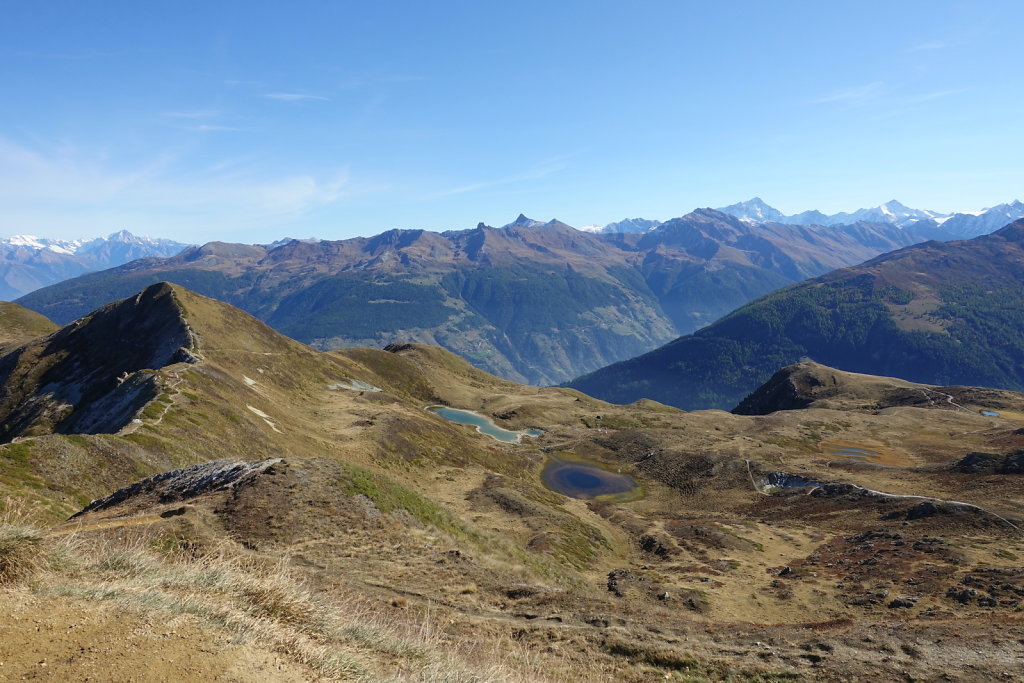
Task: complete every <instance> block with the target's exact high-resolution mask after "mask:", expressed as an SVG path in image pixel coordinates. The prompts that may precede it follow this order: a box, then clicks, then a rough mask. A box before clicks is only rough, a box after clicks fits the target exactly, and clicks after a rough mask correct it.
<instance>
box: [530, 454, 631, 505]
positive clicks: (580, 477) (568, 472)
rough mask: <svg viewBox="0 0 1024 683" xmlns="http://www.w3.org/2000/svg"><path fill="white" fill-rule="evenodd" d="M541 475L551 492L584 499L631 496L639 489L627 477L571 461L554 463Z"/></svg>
mask: <svg viewBox="0 0 1024 683" xmlns="http://www.w3.org/2000/svg"><path fill="white" fill-rule="evenodd" d="M540 476H541V481H543V482H544V485H545V486H546V487H548V488H549V489H551V490H552V491H556V492H558V493H561V494H562V495H565V496H569V497H570V498H581V499H583V500H591V499H593V498H597V497H598V496H612V495H617V494H622V493H632V492H633V491H636V490H637V489H639V486H637V483H636V481H635V480H634V479H633V477H631V476H629V475H628V474H619V473H617V472H609V471H608V470H605V469H602V468H600V467H598V466H597V465H587V464H585V463H581V462H571V461H568V460H555V459H553V460H551V462H549V463H548V465H547V467H545V468H544V471H543V472H541V475H540Z"/></svg>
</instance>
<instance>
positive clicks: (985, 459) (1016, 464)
mask: <svg viewBox="0 0 1024 683" xmlns="http://www.w3.org/2000/svg"><path fill="white" fill-rule="evenodd" d="M953 469H954V470H956V471H958V472H965V473H967V474H1024V450H1018V451H1013V452H1012V453H969V454H968V455H966V456H964V458H963V459H962V460H959V461H957V462H956V464H954V465H953Z"/></svg>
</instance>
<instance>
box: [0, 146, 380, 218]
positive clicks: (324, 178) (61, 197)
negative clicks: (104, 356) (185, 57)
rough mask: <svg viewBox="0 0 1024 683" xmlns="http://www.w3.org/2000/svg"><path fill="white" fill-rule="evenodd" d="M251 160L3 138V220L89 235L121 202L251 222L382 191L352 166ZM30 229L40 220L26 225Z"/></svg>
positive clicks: (165, 212)
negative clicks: (315, 168)
mask: <svg viewBox="0 0 1024 683" xmlns="http://www.w3.org/2000/svg"><path fill="white" fill-rule="evenodd" d="M249 161H252V160H251V159H246V158H239V159H230V160H227V161H225V162H224V163H223V164H213V165H210V166H208V167H207V168H205V169H203V170H198V171H195V172H191V173H188V174H186V175H182V173H181V169H182V167H183V164H187V158H186V157H184V156H182V155H181V154H175V153H172V152H165V153H161V154H157V155H156V156H155V157H154V158H152V159H150V160H147V161H146V162H144V163H141V164H130V165H125V164H117V163H115V162H112V161H111V160H110V158H109V156H108V155H107V154H106V152H105V150H93V151H92V152H82V151H81V150H76V151H75V152H72V153H67V154H59V153H58V154H55V153H53V152H52V151H50V150H41V149H37V148H35V147H28V146H26V145H24V144H21V143H18V142H14V141H12V140H9V139H5V138H3V137H0V207H3V208H2V210H0V223H2V224H11V225H13V224H14V223H12V221H17V222H19V223H23V221H24V217H26V216H35V219H34V223H35V225H36V226H40V223H45V224H49V226H50V228H48V229H51V228H53V226H60V227H59V228H58V229H62V230H67V226H75V228H76V229H78V230H82V231H84V232H83V234H85V233H87V232H89V231H90V230H94V229H101V228H98V227H94V226H92V225H91V221H92V220H93V219H97V217H100V216H103V215H105V212H109V211H110V210H111V209H110V207H117V209H116V211H117V212H118V213H119V214H124V215H128V214H131V215H134V216H137V217H139V219H140V220H144V221H145V222H146V223H147V224H149V225H152V226H156V225H163V224H166V225H167V226H168V227H172V226H174V225H175V221H180V220H181V219H182V218H183V217H185V218H187V219H188V220H189V221H192V222H194V221H201V222H205V223H208V224H217V225H225V226H231V225H245V223H246V222H247V221H250V222H253V223H259V222H267V221H270V222H273V221H277V220H282V219H287V220H292V219H295V218H296V217H299V216H303V215H305V214H307V213H308V212H311V211H315V210H318V209H321V208H323V207H327V206H330V205H332V204H336V203H338V202H342V201H345V200H346V199H348V198H351V197H354V196H357V195H362V194H366V193H368V192H375V191H377V188H373V187H370V186H368V185H365V184H360V183H356V182H354V181H353V180H352V177H351V173H350V171H349V170H348V168H346V167H335V168H333V169H329V170H325V171H322V172H317V173H310V172H300V173H291V174H280V173H277V174H275V173H273V172H270V173H267V172H265V171H263V170H261V169H258V168H253V166H252V164H251V163H247V162H249ZM97 220H98V219H97ZM40 227H46V225H42V226H40ZM179 227H180V226H179ZM29 228H32V229H35V226H33V225H25V226H24V228H19V229H29ZM147 229H150V228H147Z"/></svg>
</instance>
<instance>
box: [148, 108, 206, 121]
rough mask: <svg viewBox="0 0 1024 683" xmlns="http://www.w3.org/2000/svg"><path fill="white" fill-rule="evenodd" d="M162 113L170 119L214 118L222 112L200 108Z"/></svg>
mask: <svg viewBox="0 0 1024 683" xmlns="http://www.w3.org/2000/svg"><path fill="white" fill-rule="evenodd" d="M160 115H161V116H164V117H166V118H169V119H213V118H217V117H218V116H220V112H219V111H215V110H213V109H200V110H196V111H165V112H163V113H162V114H160Z"/></svg>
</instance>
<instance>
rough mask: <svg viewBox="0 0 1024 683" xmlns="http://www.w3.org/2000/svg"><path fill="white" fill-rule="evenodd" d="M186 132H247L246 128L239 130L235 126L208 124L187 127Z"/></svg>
mask: <svg viewBox="0 0 1024 683" xmlns="http://www.w3.org/2000/svg"><path fill="white" fill-rule="evenodd" d="M184 130H190V131H193V132H196V133H216V132H221V131H240V130H247V129H246V128H238V127H235V126H217V125H213V124H208V123H201V124H199V125H196V126H185V128H184Z"/></svg>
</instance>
